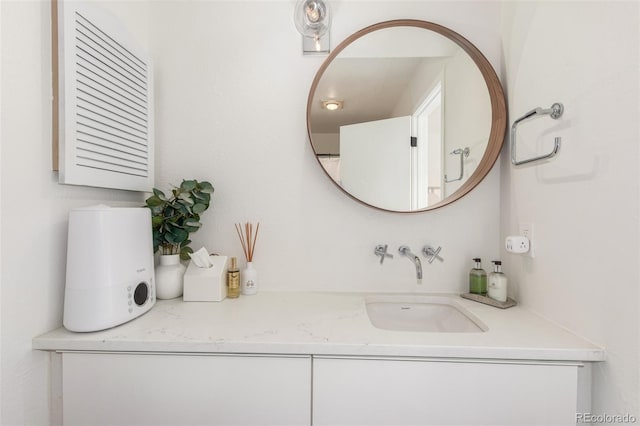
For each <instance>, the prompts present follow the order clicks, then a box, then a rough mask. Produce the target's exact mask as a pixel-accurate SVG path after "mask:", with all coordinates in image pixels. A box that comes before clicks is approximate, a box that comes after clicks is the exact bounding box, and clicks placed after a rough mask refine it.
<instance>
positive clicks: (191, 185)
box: [180, 180, 198, 192]
mask: <svg viewBox="0 0 640 426" xmlns="http://www.w3.org/2000/svg"><path fill="white" fill-rule="evenodd" d="M196 186H198V182H197V181H195V180H183V181H182V184H181V185H180V188H182V190H184V191H187V192H191V191H193V190H194V189H196Z"/></svg>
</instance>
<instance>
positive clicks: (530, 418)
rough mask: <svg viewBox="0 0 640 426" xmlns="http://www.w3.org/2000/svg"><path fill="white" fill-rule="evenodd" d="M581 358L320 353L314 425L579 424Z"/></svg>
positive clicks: (315, 367)
mask: <svg viewBox="0 0 640 426" xmlns="http://www.w3.org/2000/svg"><path fill="white" fill-rule="evenodd" d="M579 368H582V367H580V365H579V364H575V363H574V364H571V363H536V362H532V363H523V362H508V361H491V360H483V361H474V360H460V361H455V360H441V361H434V360H426V359H424V360H421V359H413V360H405V359H402V360H398V359H393V358H388V359H361V358H335V357H316V358H314V363H313V425H314V426H329V425H330V426H340V425H345V426H346V425H371V426H373V425H376V426H377V425H438V426H444V425H475V426H481V425H491V426H498V425H508V426H516V425H527V426H531V425H553V426H556V425H570V424H575V419H576V412H577V409H578V407H577V401H578V375H579V373H578V370H579Z"/></svg>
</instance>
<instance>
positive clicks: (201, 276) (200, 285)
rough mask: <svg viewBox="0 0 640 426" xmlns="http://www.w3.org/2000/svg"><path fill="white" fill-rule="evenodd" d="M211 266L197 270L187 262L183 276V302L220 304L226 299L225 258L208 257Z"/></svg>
mask: <svg viewBox="0 0 640 426" xmlns="http://www.w3.org/2000/svg"><path fill="white" fill-rule="evenodd" d="M209 258H210V259H211V263H213V266H212V267H210V268H198V267H197V266H196V265H194V264H193V261H191V262H189V266H187V272H185V274H184V293H183V296H182V298H183V300H184V301H185V302H220V301H222V300H224V299H225V298H226V297H227V256H210V257H209Z"/></svg>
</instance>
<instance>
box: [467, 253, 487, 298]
mask: <svg viewBox="0 0 640 426" xmlns="http://www.w3.org/2000/svg"><path fill="white" fill-rule="evenodd" d="M473 261H474V262H475V263H476V266H474V267H473V269H471V271H469V293H473V294H481V295H483V296H486V295H487V273H486V272H485V270H484V269H482V264H481V262H482V259H480V258H479V257H476V258H474V259H473Z"/></svg>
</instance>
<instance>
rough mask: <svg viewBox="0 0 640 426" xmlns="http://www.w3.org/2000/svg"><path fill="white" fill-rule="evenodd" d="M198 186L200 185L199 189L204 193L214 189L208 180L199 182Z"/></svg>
mask: <svg viewBox="0 0 640 426" xmlns="http://www.w3.org/2000/svg"><path fill="white" fill-rule="evenodd" d="M199 186H200V191H202V192H204V193H207V194H211V193H213V191H214V189H213V185H211V184H210V183H209V182H206V181H205V182H200V184H199Z"/></svg>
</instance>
